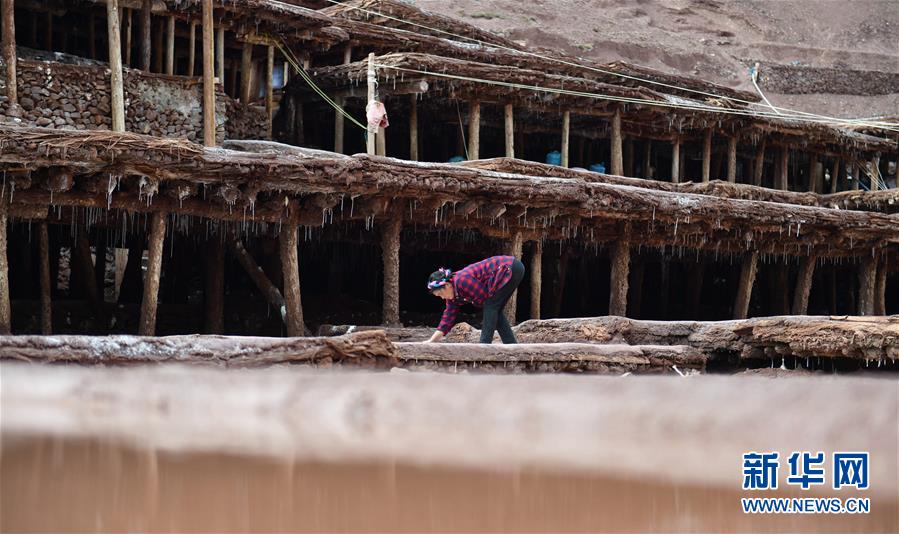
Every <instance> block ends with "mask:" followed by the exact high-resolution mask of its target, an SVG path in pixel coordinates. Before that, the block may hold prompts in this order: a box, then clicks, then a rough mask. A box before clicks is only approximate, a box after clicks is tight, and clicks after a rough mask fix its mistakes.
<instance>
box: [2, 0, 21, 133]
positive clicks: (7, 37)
mask: <svg viewBox="0 0 899 534" xmlns="http://www.w3.org/2000/svg"><path fill="white" fill-rule="evenodd" d="M2 1H3V3H2V9H3V14H2V16H3V40H2V46H3V60H4V61H5V62H6V99H7V100H6V101H7V102H8V105H9V114H10V115H11V116H18V115H19V114H20V110H19V91H18V82H17V81H16V70H17V68H16V21H15V5H14V0H2Z"/></svg>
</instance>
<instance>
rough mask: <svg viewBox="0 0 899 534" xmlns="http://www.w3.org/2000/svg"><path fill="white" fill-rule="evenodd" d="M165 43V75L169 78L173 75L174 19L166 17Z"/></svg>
mask: <svg viewBox="0 0 899 534" xmlns="http://www.w3.org/2000/svg"><path fill="white" fill-rule="evenodd" d="M165 34H166V43H165V73H166V74H168V75H169V76H173V75H174V74H175V17H174V15H169V16H168V17H166V32H165Z"/></svg>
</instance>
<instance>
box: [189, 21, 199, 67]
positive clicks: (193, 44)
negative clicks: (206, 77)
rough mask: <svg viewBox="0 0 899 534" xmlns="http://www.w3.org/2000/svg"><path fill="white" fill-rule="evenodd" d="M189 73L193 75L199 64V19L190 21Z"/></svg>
mask: <svg viewBox="0 0 899 534" xmlns="http://www.w3.org/2000/svg"><path fill="white" fill-rule="evenodd" d="M187 41H188V43H187V75H188V76H193V75H194V72H195V71H196V64H197V21H195V20H191V21H190V34H189V36H188V38H187Z"/></svg>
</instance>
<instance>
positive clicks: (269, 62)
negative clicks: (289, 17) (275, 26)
mask: <svg viewBox="0 0 899 534" xmlns="http://www.w3.org/2000/svg"><path fill="white" fill-rule="evenodd" d="M274 86H275V47H274V46H272V45H269V46H268V48H267V49H266V55H265V122H266V124H265V130H266V133H267V134H268V138H269V139H271V138H272V120H273V119H274V117H275V87H274Z"/></svg>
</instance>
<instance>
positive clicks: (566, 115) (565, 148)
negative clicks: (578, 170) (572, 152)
mask: <svg viewBox="0 0 899 534" xmlns="http://www.w3.org/2000/svg"><path fill="white" fill-rule="evenodd" d="M570 130H571V112H570V111H567V110H566V111H565V112H563V113H562V150H561V152H562V166H563V167H570V165H569V158H568V152H569V142H568V140H569V133H570Z"/></svg>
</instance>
